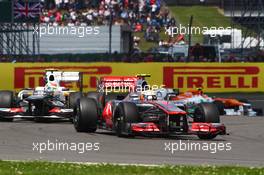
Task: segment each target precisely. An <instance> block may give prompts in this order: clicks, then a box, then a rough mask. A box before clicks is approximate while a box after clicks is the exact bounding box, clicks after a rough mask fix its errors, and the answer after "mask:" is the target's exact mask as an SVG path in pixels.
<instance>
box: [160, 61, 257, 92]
mask: <svg viewBox="0 0 264 175" xmlns="http://www.w3.org/2000/svg"><path fill="white" fill-rule="evenodd" d="M259 73H260V69H259V68H258V67H257V66H228V67H227V66H220V67H215V66H211V67H208V66H206V67H205V66H169V67H164V68H163V83H164V85H165V86H166V87H170V88H198V87H203V88H205V89H210V88H219V89H221V88H225V89H230V88H238V89H240V88H246V89H250V88H255V89H258V88H259V84H258V83H259Z"/></svg>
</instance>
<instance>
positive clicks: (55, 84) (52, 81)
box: [45, 74, 59, 91]
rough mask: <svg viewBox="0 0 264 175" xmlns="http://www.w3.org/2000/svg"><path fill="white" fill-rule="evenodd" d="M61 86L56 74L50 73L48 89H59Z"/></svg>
mask: <svg viewBox="0 0 264 175" xmlns="http://www.w3.org/2000/svg"><path fill="white" fill-rule="evenodd" d="M58 88H59V83H58V82H57V81H56V80H55V77H54V75H52V74H51V75H49V77H48V79H47V83H46V85H45V90H46V91H57V90H58Z"/></svg>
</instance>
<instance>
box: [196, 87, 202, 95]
mask: <svg viewBox="0 0 264 175" xmlns="http://www.w3.org/2000/svg"><path fill="white" fill-rule="evenodd" d="M196 90H197V93H198V95H203V88H202V87H199V88H197V89H196Z"/></svg>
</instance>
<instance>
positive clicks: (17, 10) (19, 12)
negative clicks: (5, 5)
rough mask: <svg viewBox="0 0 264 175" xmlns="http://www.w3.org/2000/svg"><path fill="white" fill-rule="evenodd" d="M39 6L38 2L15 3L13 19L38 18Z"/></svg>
mask: <svg viewBox="0 0 264 175" xmlns="http://www.w3.org/2000/svg"><path fill="white" fill-rule="evenodd" d="M40 10H41V4H40V2H39V1H27V0H26V1H15V2H14V18H15V19H19V18H27V19H29V18H38V17H39V16H40Z"/></svg>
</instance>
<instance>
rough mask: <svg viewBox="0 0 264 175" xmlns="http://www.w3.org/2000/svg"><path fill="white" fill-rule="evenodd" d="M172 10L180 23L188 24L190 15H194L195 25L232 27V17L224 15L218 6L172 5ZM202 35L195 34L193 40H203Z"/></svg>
mask: <svg viewBox="0 0 264 175" xmlns="http://www.w3.org/2000/svg"><path fill="white" fill-rule="evenodd" d="M169 8H170V12H171V13H172V15H173V16H174V17H175V18H176V20H177V21H178V23H180V24H182V25H184V26H186V27H187V26H188V24H189V21H190V17H191V16H192V15H193V17H194V19H193V26H195V27H200V28H202V27H208V28H209V27H224V28H226V27H231V19H230V18H229V17H225V16H224V15H222V14H221V13H220V11H219V9H218V8H217V7H207V6H206V7H205V6H191V7H189V6H188V7H184V6H171V7H169ZM202 40H203V37H202V35H194V36H193V42H200V43H201V42H202Z"/></svg>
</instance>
